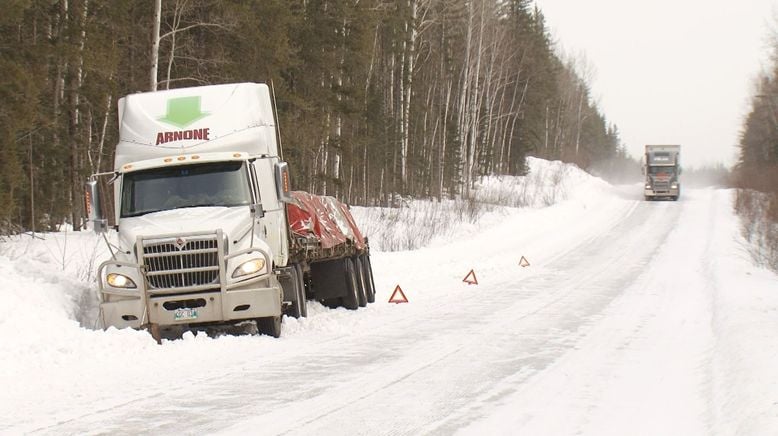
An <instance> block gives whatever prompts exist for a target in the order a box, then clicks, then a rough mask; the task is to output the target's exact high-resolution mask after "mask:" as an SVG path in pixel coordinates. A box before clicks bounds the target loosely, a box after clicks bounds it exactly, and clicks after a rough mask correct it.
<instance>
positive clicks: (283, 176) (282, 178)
mask: <svg viewBox="0 0 778 436" xmlns="http://www.w3.org/2000/svg"><path fill="white" fill-rule="evenodd" d="M275 173H276V194H278V199H279V200H280V201H281V202H283V203H289V202H291V201H292V188H291V184H290V183H289V164H287V163H286V162H278V163H277V164H276V166H275Z"/></svg>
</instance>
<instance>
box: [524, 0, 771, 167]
mask: <svg viewBox="0 0 778 436" xmlns="http://www.w3.org/2000/svg"><path fill="white" fill-rule="evenodd" d="M776 3H778V0H740V1H734V0H641V1H638V0H586V1H583V0H536V4H537V5H538V6H539V7H540V8H541V10H542V11H543V13H544V15H545V17H546V22H547V24H548V26H549V28H550V29H551V31H552V35H553V36H554V39H555V40H556V41H557V42H558V47H559V48H562V49H564V51H565V52H568V53H573V54H576V55H580V54H581V53H583V54H584V55H585V57H586V59H587V60H588V63H589V64H590V65H591V66H592V67H593V78H592V80H591V83H592V85H593V96H594V98H595V100H596V101H597V102H598V103H599V106H600V108H601V109H602V111H603V113H604V114H605V116H606V117H607V118H608V120H609V121H610V122H612V123H615V124H616V125H617V126H618V127H619V130H620V131H621V140H622V141H623V142H624V143H625V144H626V146H627V149H628V150H629V152H630V153H631V154H632V155H634V156H636V157H637V156H640V154H641V153H642V149H643V145H644V144H681V146H682V156H683V157H682V162H683V163H684V165H686V166H700V165H705V164H715V163H718V162H721V163H724V164H725V165H728V166H729V165H732V164H734V163H735V162H736V160H737V148H736V146H737V143H738V137H739V133H740V129H741V126H742V121H743V117H744V116H745V115H746V114H747V111H748V102H749V96H750V95H751V93H752V88H753V79H754V78H755V77H756V76H757V73H758V72H759V71H761V69H762V68H764V67H765V66H766V60H767V59H768V55H769V44H768V42H769V33H770V32H769V29H770V27H771V23H772V17H773V12H774V11H775V9H776V8H775V7H774V5H775V4H776Z"/></svg>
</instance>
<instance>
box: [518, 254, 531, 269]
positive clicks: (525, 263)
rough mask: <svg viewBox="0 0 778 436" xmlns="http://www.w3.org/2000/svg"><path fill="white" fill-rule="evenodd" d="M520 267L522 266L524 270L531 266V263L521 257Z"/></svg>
mask: <svg viewBox="0 0 778 436" xmlns="http://www.w3.org/2000/svg"><path fill="white" fill-rule="evenodd" d="M519 265H521V267H522V268H524V267H528V266H529V261H528V260H527V258H526V257H524V256H521V260H519Z"/></svg>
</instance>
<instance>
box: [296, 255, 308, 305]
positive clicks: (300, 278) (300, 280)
mask: <svg viewBox="0 0 778 436" xmlns="http://www.w3.org/2000/svg"><path fill="white" fill-rule="evenodd" d="M294 269H295V271H296V272H297V290H298V293H297V298H298V299H299V301H300V318H307V317H308V298H307V296H306V293H305V275H304V273H303V267H301V266H300V264H299V263H298V264H295V266H294Z"/></svg>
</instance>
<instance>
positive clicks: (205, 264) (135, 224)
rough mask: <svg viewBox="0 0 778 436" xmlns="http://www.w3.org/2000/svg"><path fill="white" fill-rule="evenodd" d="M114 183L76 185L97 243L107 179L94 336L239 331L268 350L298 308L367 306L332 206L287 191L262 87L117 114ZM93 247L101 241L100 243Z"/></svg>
mask: <svg viewBox="0 0 778 436" xmlns="http://www.w3.org/2000/svg"><path fill="white" fill-rule="evenodd" d="M118 104H119V143H118V144H117V146H116V156H115V160H114V170H113V171H112V172H110V173H104V174H96V175H93V176H92V177H91V178H90V180H89V181H88V182H87V184H86V190H87V192H86V200H87V205H86V206H87V212H88V215H89V219H90V221H91V222H92V225H93V228H94V229H95V231H97V232H98V233H102V234H103V235H105V232H106V230H107V221H106V219H105V218H104V217H103V213H102V209H101V204H100V198H101V193H100V189H99V187H100V183H98V179H99V177H101V176H110V184H111V185H112V186H113V197H114V200H115V201H114V216H115V217H116V219H115V224H114V229H115V230H116V232H117V240H118V243H117V244H115V245H114V244H109V248H110V249H111V254H112V256H111V259H109V260H108V261H106V262H103V263H102V264H101V265H100V266H99V268H98V278H97V280H98V286H99V293H100V298H101V303H100V320H101V321H102V324H103V327H104V328H108V327H116V328H135V329H148V330H149V331H150V333H151V334H152V336H153V337H154V338H155V339H156V340H157V341H159V340H161V338H162V337H163V336H167V335H166V334H167V333H169V332H171V331H173V332H180V331H183V330H187V329H204V328H209V327H212V326H225V325H227V326H231V325H238V324H245V323H253V324H255V325H256V330H257V331H258V332H259V333H262V334H267V335H271V336H274V337H278V336H279V335H280V334H281V322H282V319H283V315H288V316H292V317H305V316H306V315H307V304H306V303H307V300H308V299H316V300H318V301H321V302H322V303H324V304H327V305H329V306H332V307H336V306H343V307H346V308H348V309H353V310H356V309H358V308H359V307H364V306H365V305H367V304H368V303H370V302H373V301H375V285H374V281H373V274H372V266H371V263H370V250H369V245H368V242H367V239H366V238H365V237H364V236H363V235H362V233H361V232H360V231H359V228H358V227H357V225H356V222H355V221H354V218H353V216H352V215H351V213H350V211H349V209H348V207H347V206H346V205H344V204H343V203H341V202H339V201H338V200H337V199H335V198H333V197H323V196H317V195H313V194H309V193H305V192H301V191H292V190H291V189H290V175H289V168H288V165H287V164H286V162H284V161H283V160H282V154H281V149H280V146H279V136H278V130H277V124H276V119H275V113H274V110H273V105H272V99H271V93H270V90H269V88H268V87H267V85H265V84H258V83H238V84H227V85H211V86H202V87H193V88H182V89H175V90H166V91H159V92H148V93H139V94H132V95H128V96H126V97H123V98H121V99H120V100H119V103H118ZM105 240H106V242H108V239H107V238H105Z"/></svg>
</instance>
